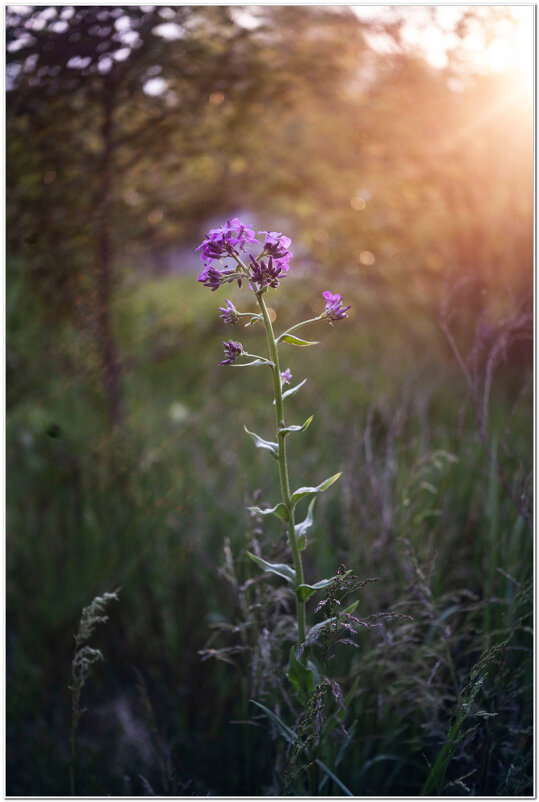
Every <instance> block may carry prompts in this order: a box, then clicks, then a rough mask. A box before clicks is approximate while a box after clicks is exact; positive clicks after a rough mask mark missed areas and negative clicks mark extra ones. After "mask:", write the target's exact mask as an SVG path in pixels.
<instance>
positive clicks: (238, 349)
mask: <svg viewBox="0 0 539 802" xmlns="http://www.w3.org/2000/svg"><path fill="white" fill-rule="evenodd" d="M223 346H224V349H225V356H226V359H223V361H222V362H219V364H220V365H231V364H232V362H235V361H236V359H237V358H238V357H239V356H241V355H242V353H243V345H242V344H241V343H237V342H234V340H229V341H228V342H225V341H224V340H223Z"/></svg>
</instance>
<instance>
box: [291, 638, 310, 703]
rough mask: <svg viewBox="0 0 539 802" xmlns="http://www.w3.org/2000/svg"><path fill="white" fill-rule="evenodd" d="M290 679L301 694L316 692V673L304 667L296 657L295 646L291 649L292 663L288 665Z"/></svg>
mask: <svg viewBox="0 0 539 802" xmlns="http://www.w3.org/2000/svg"><path fill="white" fill-rule="evenodd" d="M288 679H289V680H290V682H291V683H292V685H293V686H294V688H295V689H296V690H297V691H298V693H300V694H309V693H312V692H313V691H314V671H313V670H312V668H308V667H307V666H304V665H303V663H300V661H299V660H298V659H297V657H296V649H295V647H294V646H292V647H291V649H290V663H289V665H288Z"/></svg>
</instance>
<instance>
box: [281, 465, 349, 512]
mask: <svg viewBox="0 0 539 802" xmlns="http://www.w3.org/2000/svg"><path fill="white" fill-rule="evenodd" d="M340 476H342V471H341V472H340V473H336V474H335V475H334V476H330V477H329V479H326V480H325V482H321V484H319V485H318V486H317V487H300V488H299V489H298V490H296V491H295V493H293V494H292V504H293V505H295V504H297V503H298V501H300V499H302V498H304V497H305V496H311V495H312V494H313V493H322V492H323V491H324V490H327V489H328V487H331V485H332V484H333V483H334V482H336V481H337V479H339V477H340Z"/></svg>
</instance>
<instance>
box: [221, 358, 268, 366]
mask: <svg viewBox="0 0 539 802" xmlns="http://www.w3.org/2000/svg"><path fill="white" fill-rule="evenodd" d="M250 365H269V366H270V367H273V362H270V360H269V359H253V361H252V362H234V363H232V364H231V365H230V367H232V368H248V367H249V366H250Z"/></svg>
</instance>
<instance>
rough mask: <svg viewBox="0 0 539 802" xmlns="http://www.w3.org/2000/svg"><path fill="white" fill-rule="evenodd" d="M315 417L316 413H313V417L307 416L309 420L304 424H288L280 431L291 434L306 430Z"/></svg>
mask: <svg viewBox="0 0 539 802" xmlns="http://www.w3.org/2000/svg"><path fill="white" fill-rule="evenodd" d="M313 418H314V415H311V417H310V418H307V420H306V421H305V423H304V424H303V425H302V426H296V425H295V424H293V425H292V426H287V427H286V428H285V429H279V432H284V433H285V434H290V433H291V432H304V431H305V429H306V428H307V427H308V426H309V424H310V423H311V421H312V419H313Z"/></svg>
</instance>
